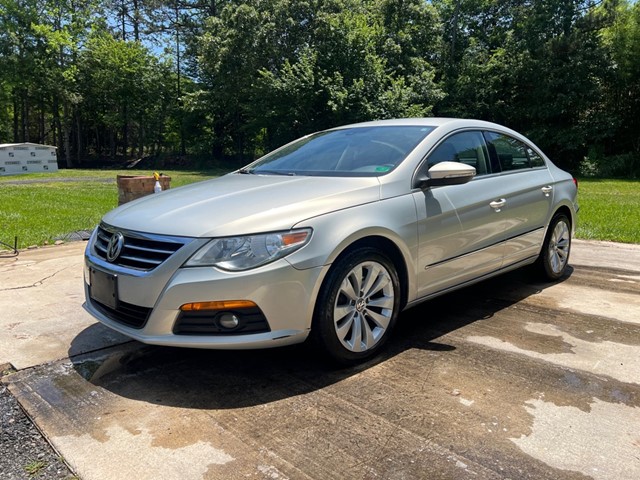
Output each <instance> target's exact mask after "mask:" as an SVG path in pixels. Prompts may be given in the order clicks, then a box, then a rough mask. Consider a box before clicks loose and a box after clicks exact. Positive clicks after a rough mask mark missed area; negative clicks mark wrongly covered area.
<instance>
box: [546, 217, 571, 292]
mask: <svg viewBox="0 0 640 480" xmlns="http://www.w3.org/2000/svg"><path fill="white" fill-rule="evenodd" d="M570 252H571V222H570V220H569V218H568V217H567V216H566V215H565V214H564V213H559V214H557V215H556V216H555V217H553V219H552V220H551V223H550V224H549V229H548V230H547V236H546V237H545V240H544V244H543V245H542V251H541V252H540V257H539V258H538V266H539V271H540V273H542V274H543V275H544V277H545V278H547V279H548V280H557V279H559V278H560V277H562V276H563V275H564V273H565V271H566V269H567V265H568V264H569V253H570Z"/></svg>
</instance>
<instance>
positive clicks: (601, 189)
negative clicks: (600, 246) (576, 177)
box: [576, 178, 640, 243]
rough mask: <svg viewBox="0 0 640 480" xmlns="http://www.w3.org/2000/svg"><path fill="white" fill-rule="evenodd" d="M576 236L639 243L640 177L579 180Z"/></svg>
mask: <svg viewBox="0 0 640 480" xmlns="http://www.w3.org/2000/svg"><path fill="white" fill-rule="evenodd" d="M578 201H579V203H580V213H579V215H578V228H577V231H576V236H577V237H578V238H584V239H587V240H610V241H612V242H625V243H640V180H606V179H593V178H589V179H582V180H580V186H579V189H578Z"/></svg>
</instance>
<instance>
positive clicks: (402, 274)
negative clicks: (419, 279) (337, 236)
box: [322, 235, 409, 310]
mask: <svg viewBox="0 0 640 480" xmlns="http://www.w3.org/2000/svg"><path fill="white" fill-rule="evenodd" d="M360 248H373V249H376V250H378V251H379V252H380V253H381V254H382V255H384V256H386V257H388V258H389V260H390V261H391V262H392V263H393V266H394V267H395V268H396V273H397V274H398V280H399V281H400V310H402V309H403V308H404V307H405V305H406V304H407V299H408V292H409V269H408V267H407V263H406V259H405V257H404V255H403V254H402V251H401V250H400V248H399V247H398V245H397V244H396V243H395V242H393V241H392V240H391V239H389V238H387V237H383V236H381V235H369V236H366V237H362V238H359V239H357V240H355V241H353V242H351V243H350V244H349V245H347V246H346V247H345V248H344V249H343V250H342V251H341V252H340V253H339V254H338V255H337V256H336V258H335V259H334V260H333V261H332V267H333V265H337V264H338V263H339V262H340V260H341V259H342V258H344V257H345V256H346V255H348V254H349V253H351V252H353V251H355V250H358V249H360ZM325 281H326V276H325V278H324V279H323V281H322V283H323V284H324V282H325Z"/></svg>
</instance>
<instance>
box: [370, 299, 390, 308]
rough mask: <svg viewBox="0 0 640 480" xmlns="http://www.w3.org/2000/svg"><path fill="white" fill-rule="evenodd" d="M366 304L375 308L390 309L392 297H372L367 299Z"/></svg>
mask: <svg viewBox="0 0 640 480" xmlns="http://www.w3.org/2000/svg"><path fill="white" fill-rule="evenodd" d="M367 305H368V306H369V307H377V308H384V309H389V310H390V309H392V308H393V297H379V298H373V299H371V300H369V302H368V304H367Z"/></svg>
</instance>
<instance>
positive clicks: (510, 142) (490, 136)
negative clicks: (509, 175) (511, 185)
mask: <svg viewBox="0 0 640 480" xmlns="http://www.w3.org/2000/svg"><path fill="white" fill-rule="evenodd" d="M485 137H486V139H487V144H488V145H489V150H490V151H491V153H492V155H495V157H496V158H497V161H498V163H499V165H500V168H501V170H502V171H503V172H509V171H512V170H521V169H524V168H530V164H529V157H528V156H527V147H526V146H525V144H524V143H522V142H521V141H520V140H516V139H515V138H512V137H509V136H508V135H503V134H501V133H495V132H485Z"/></svg>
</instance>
